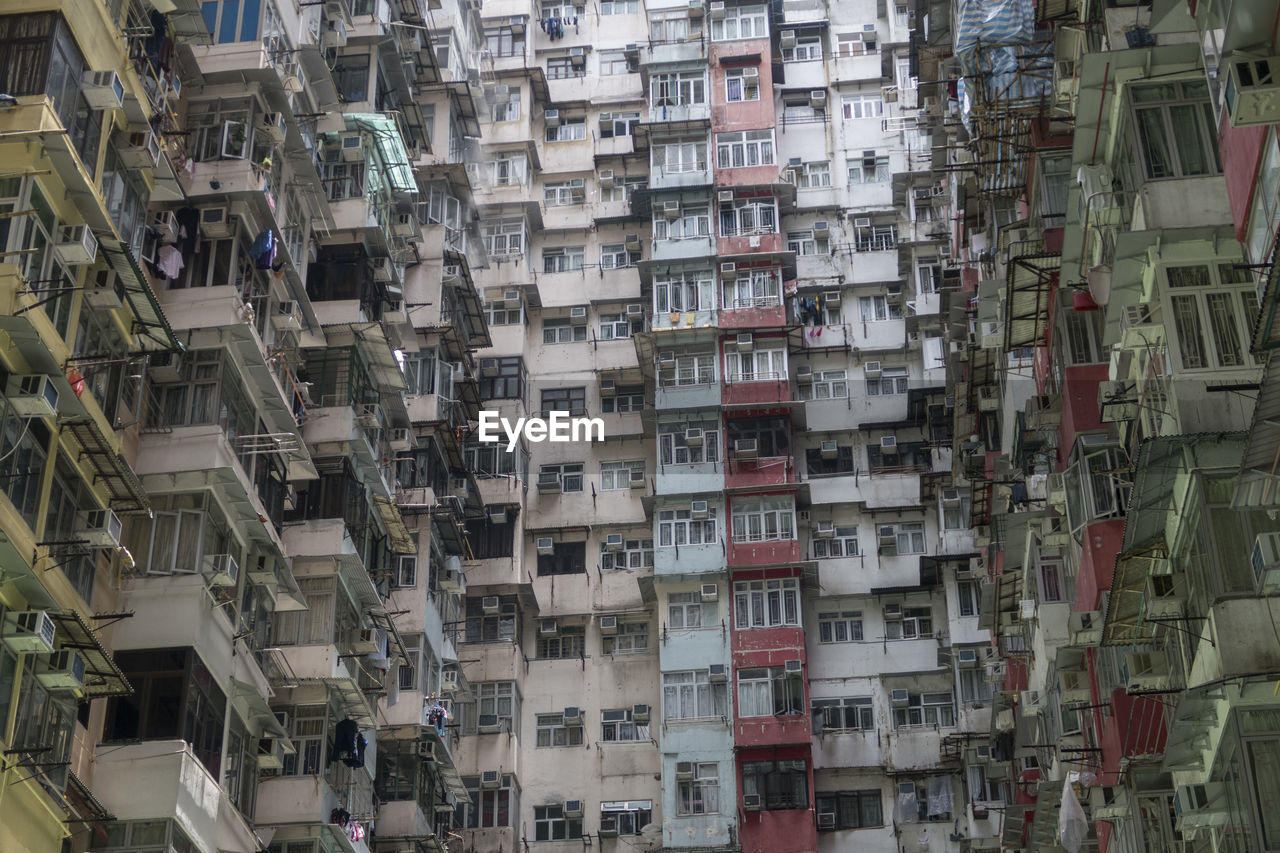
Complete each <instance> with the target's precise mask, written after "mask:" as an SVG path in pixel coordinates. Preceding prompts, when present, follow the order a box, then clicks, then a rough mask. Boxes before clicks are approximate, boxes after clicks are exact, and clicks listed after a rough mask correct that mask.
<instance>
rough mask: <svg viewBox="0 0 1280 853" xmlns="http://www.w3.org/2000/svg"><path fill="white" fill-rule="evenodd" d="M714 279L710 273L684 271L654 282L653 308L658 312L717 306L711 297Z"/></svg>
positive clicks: (703, 309)
mask: <svg viewBox="0 0 1280 853" xmlns="http://www.w3.org/2000/svg"><path fill="white" fill-rule="evenodd" d="M712 287H713V281H712V278H711V274H710V273H705V272H704V273H684V274H683V275H677V276H674V277H672V278H663V279H658V280H655V281H654V283H653V310H654V312H655V313H658V314H667V313H671V312H674V311H708V310H710V309H712V308H714V307H715V300H713V299H712V298H711V290H712Z"/></svg>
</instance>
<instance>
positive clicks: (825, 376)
mask: <svg viewBox="0 0 1280 853" xmlns="http://www.w3.org/2000/svg"><path fill="white" fill-rule="evenodd" d="M799 387H800V399H801V400H843V399H844V398H846V397H848V396H849V380H848V379H847V378H846V376H845V371H843V370H821V371H818V372H817V373H814V374H813V381H812V382H810V383H807V384H802V385H800V386H799ZM812 470H813V469H812V467H811V468H810V471H812Z"/></svg>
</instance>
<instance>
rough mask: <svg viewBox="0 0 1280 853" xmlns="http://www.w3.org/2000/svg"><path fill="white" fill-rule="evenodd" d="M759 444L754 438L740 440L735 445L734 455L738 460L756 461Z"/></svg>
mask: <svg viewBox="0 0 1280 853" xmlns="http://www.w3.org/2000/svg"><path fill="white" fill-rule="evenodd" d="M756 451H757V444H756V440H755V439H754V438H740V439H738V440H737V441H735V442H734V443H733V455H734V457H736V458H738V459H755V458H756Z"/></svg>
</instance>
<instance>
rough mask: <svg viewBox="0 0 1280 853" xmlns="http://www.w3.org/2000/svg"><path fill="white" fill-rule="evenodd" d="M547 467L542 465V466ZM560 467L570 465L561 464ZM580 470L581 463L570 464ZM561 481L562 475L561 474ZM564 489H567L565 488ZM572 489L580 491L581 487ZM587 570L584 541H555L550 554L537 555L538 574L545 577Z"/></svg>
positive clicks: (585, 544) (573, 573) (578, 573)
mask: <svg viewBox="0 0 1280 853" xmlns="http://www.w3.org/2000/svg"><path fill="white" fill-rule="evenodd" d="M548 467H555V466H547V465H544V466H543V468H544V469H546V468H548ZM560 467H561V468H568V467H571V466H568V465H562V466H560ZM572 467H576V468H578V469H579V470H581V468H582V465H581V463H579V464H577V465H575V466H572ZM561 477H562V479H561V482H562V483H563V482H564V480H563V475H561ZM565 491H568V490H567V489H566V490H565ZM574 491H582V489H581V488H579V489H576V490H574ZM586 570H587V543H586V542H557V543H555V547H554V550H553V551H552V552H551V553H550V554H539V555H538V576H539V577H546V576H548V575H580V574H582V573H583V572H585V571H586Z"/></svg>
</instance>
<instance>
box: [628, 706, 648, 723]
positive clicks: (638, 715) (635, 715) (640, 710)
mask: <svg viewBox="0 0 1280 853" xmlns="http://www.w3.org/2000/svg"><path fill="white" fill-rule="evenodd" d="M649 712H650V708H649V706H648V705H632V706H631V721H632V722H633V723H639V724H640V725H644V724H645V723H647V722H649Z"/></svg>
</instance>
